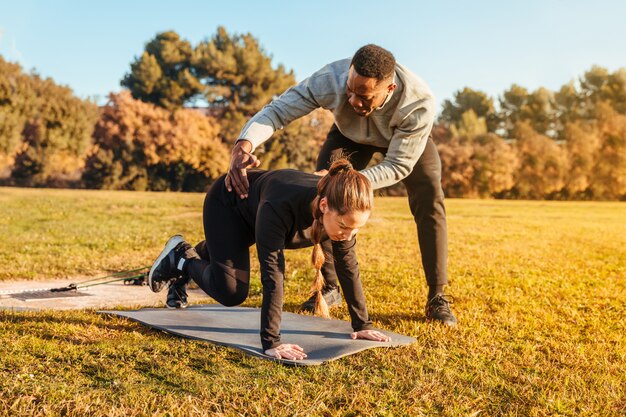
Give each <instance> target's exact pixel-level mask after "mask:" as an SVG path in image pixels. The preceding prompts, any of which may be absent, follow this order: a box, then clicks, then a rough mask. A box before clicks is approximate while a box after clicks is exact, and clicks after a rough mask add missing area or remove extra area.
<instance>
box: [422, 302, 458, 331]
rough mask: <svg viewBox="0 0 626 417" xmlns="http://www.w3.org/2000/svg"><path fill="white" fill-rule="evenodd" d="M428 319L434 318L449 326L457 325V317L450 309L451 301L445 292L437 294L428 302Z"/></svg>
mask: <svg viewBox="0 0 626 417" xmlns="http://www.w3.org/2000/svg"><path fill="white" fill-rule="evenodd" d="M426 320H429V321H430V320H434V321H438V322H440V323H443V324H445V325H448V326H451V327H453V326H456V323H457V322H456V317H454V314H452V311H451V310H450V301H449V300H448V298H446V296H445V295H443V294H437V295H435V296H434V297H433V298H431V299H430V300H429V301H428V303H427V304H426Z"/></svg>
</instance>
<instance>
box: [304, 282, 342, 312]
mask: <svg viewBox="0 0 626 417" xmlns="http://www.w3.org/2000/svg"><path fill="white" fill-rule="evenodd" d="M322 296H323V297H324V300H326V304H327V305H328V308H331V307H336V306H340V305H341V301H342V300H343V298H342V297H341V293H340V292H339V288H337V287H327V288H324V289H323V290H322ZM316 297H317V295H316V294H313V295H312V296H311V297H310V298H309V299H308V300H306V301H305V302H304V303H302V305H301V306H300V308H301V309H302V310H303V311H308V312H310V313H313V312H314V311H315V298H316Z"/></svg>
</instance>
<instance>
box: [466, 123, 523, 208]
mask: <svg viewBox="0 0 626 417" xmlns="http://www.w3.org/2000/svg"><path fill="white" fill-rule="evenodd" d="M472 144H473V148H474V154H473V156H472V165H473V169H474V175H473V178H472V183H473V187H474V189H475V193H476V195H478V196H480V197H495V196H501V195H505V194H506V193H507V192H508V191H509V190H510V189H511V188H512V187H513V186H514V185H515V174H516V172H517V170H518V168H519V163H520V162H519V157H518V156H517V153H516V152H515V149H514V148H513V147H512V146H511V145H510V144H508V143H507V142H505V141H504V140H503V139H502V138H501V137H499V136H497V135H495V134H493V133H487V134H484V135H480V136H477V137H475V138H474V139H473V141H472Z"/></svg>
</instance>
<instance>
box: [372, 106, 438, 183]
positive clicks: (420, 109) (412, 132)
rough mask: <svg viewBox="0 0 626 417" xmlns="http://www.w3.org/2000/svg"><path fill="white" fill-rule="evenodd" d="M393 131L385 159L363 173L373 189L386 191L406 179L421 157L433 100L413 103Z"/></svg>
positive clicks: (432, 108)
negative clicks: (385, 188)
mask: <svg viewBox="0 0 626 417" xmlns="http://www.w3.org/2000/svg"><path fill="white" fill-rule="evenodd" d="M412 107H413V109H412V111H410V112H409V113H408V114H407V115H406V116H405V117H404V118H403V119H402V120H401V122H400V123H399V125H398V126H397V127H396V128H395V130H394V133H393V136H392V137H391V141H390V142H389V148H388V150H387V154H386V155H385V158H384V159H383V160H382V161H381V162H380V163H379V164H378V165H374V166H372V167H370V168H367V169H365V170H363V171H361V172H362V173H363V175H365V176H366V177H367V179H368V180H370V182H371V183H372V187H373V188H374V189H375V190H377V189H379V188H383V187H388V186H390V185H393V184H396V183H397V182H400V181H402V180H403V179H404V178H406V177H407V176H408V175H409V174H410V173H411V171H413V167H414V166H415V164H416V163H417V160H418V159H419V158H420V156H422V153H423V152H424V148H426V142H427V141H428V136H429V135H430V131H431V130H432V128H433V123H434V120H435V111H434V100H432V99H430V98H428V99H423V100H421V101H418V102H416V103H414V105H413V106H412Z"/></svg>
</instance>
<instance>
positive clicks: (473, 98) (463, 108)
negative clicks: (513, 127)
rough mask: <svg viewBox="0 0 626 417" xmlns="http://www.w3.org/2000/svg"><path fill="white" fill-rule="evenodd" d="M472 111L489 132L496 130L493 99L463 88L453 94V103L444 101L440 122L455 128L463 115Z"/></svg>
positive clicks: (480, 92)
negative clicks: (482, 121) (483, 122)
mask: <svg viewBox="0 0 626 417" xmlns="http://www.w3.org/2000/svg"><path fill="white" fill-rule="evenodd" d="M469 110H472V111H473V112H474V114H475V115H476V117H477V118H479V119H481V118H482V119H483V120H484V121H485V123H486V124H487V128H488V131H489V132H494V131H495V130H496V129H497V123H498V121H497V119H496V113H495V110H494V104H493V99H492V98H491V97H489V96H487V94H485V93H483V92H482V91H478V90H472V89H471V88H468V87H465V88H464V89H463V90H460V91H457V92H456V93H454V102H452V101H450V100H445V101H444V102H443V105H442V111H441V117H440V121H442V122H444V123H446V124H448V126H457V127H458V124H459V123H460V122H461V118H462V116H463V114H465V113H466V112H467V111H469Z"/></svg>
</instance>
